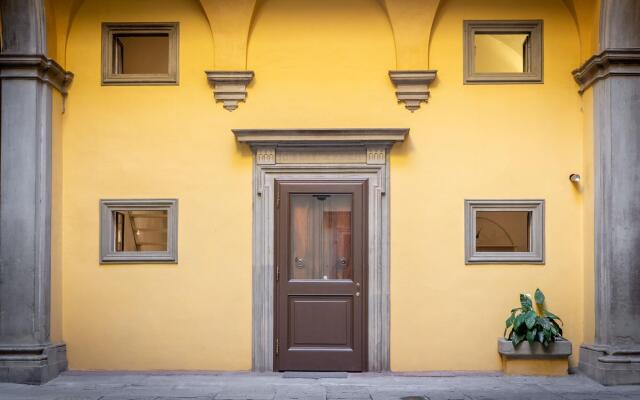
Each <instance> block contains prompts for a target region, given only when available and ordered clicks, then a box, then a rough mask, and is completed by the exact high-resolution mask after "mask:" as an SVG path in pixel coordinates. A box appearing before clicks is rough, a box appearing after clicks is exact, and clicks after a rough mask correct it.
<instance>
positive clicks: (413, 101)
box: [389, 70, 437, 112]
mask: <svg viewBox="0 0 640 400" xmlns="http://www.w3.org/2000/svg"><path fill="white" fill-rule="evenodd" d="M436 74H437V71H435V70H428V71H426V70H415V71H389V78H391V82H393V84H394V85H395V87H396V96H397V97H398V103H404V106H405V107H406V108H407V109H408V110H410V111H411V112H414V111H415V110H417V109H419V108H420V103H422V102H423V101H424V102H425V103H426V102H428V101H429V85H430V84H431V82H433V81H434V80H435V79H436Z"/></svg>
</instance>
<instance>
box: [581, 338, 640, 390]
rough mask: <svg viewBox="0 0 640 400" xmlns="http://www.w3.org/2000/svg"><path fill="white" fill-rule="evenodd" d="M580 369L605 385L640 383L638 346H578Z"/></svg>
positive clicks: (639, 350) (639, 349)
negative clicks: (625, 347)
mask: <svg viewBox="0 0 640 400" xmlns="http://www.w3.org/2000/svg"><path fill="white" fill-rule="evenodd" d="M580 371H582V372H583V373H584V374H585V375H587V376H588V377H589V378H591V379H593V380H596V381H598V382H599V383H601V384H603V385H606V386H613V385H640V348H635V349H615V348H613V347H611V346H606V345H587V344H583V345H582V346H580Z"/></svg>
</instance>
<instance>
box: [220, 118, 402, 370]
mask: <svg viewBox="0 0 640 400" xmlns="http://www.w3.org/2000/svg"><path fill="white" fill-rule="evenodd" d="M233 133H234V135H235V137H236V140H237V141H238V142H239V143H245V144H248V145H249V146H251V149H252V151H253V154H254V167H253V244H252V246H253V289H252V294H253V296H252V299H253V301H252V307H253V310H252V315H253V332H252V369H253V370H254V371H272V370H273V368H274V363H273V355H274V335H273V331H274V284H273V283H274V270H275V267H274V262H275V258H274V251H273V245H274V183H275V181H276V180H280V181H282V180H331V181H339V180H367V181H368V183H369V185H368V188H369V189H368V190H369V193H368V197H369V199H368V229H369V232H368V249H369V250H368V259H369V265H368V280H369V282H368V284H369V294H368V300H367V309H368V311H367V314H368V361H367V369H368V370H369V371H388V370H389V193H388V190H389V158H388V154H389V150H390V148H391V146H393V144H394V143H397V142H402V141H404V140H405V138H406V136H407V134H408V133H409V130H408V129H234V130H233Z"/></svg>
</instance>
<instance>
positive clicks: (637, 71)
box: [572, 48, 640, 94]
mask: <svg viewBox="0 0 640 400" xmlns="http://www.w3.org/2000/svg"><path fill="white" fill-rule="evenodd" d="M572 73H573V77H574V78H575V80H576V82H578V84H579V85H580V89H579V92H580V94H582V93H584V91H585V90H587V89H588V88H589V87H591V85H593V84H594V83H596V82H597V81H599V80H601V79H604V78H606V77H608V76H640V48H631V49H607V50H604V51H603V52H601V53H600V54H596V55H595V56H593V57H591V58H590V59H588V60H587V62H585V63H584V65H583V66H582V67H581V68H579V69H576V70H574V71H573V72H572Z"/></svg>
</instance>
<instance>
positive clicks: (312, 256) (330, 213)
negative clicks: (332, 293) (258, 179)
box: [289, 194, 353, 279]
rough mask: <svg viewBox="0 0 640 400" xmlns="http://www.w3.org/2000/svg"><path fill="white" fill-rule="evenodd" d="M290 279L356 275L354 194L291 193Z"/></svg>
mask: <svg viewBox="0 0 640 400" xmlns="http://www.w3.org/2000/svg"><path fill="white" fill-rule="evenodd" d="M290 215H291V253H290V268H289V277H290V279H353V264H352V257H351V233H352V228H351V221H352V199H351V195H350V194H332V195H327V194H321V195H310V194H294V195H292V196H291V214H290Z"/></svg>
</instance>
